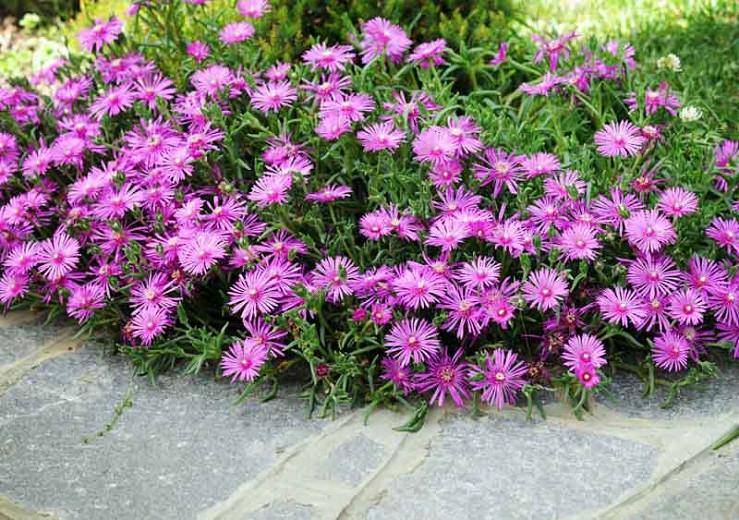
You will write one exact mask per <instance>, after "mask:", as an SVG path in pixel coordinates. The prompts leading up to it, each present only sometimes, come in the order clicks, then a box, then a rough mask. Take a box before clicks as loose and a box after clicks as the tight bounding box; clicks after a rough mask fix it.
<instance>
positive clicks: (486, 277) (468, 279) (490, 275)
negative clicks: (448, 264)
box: [456, 256, 500, 289]
mask: <svg viewBox="0 0 739 520" xmlns="http://www.w3.org/2000/svg"><path fill="white" fill-rule="evenodd" d="M499 277H500V264H499V263H498V262H496V261H495V260H494V259H492V258H490V257H487V256H479V257H477V258H475V259H474V260H472V261H471V262H464V263H463V264H462V265H461V266H460V267H459V269H458V270H457V272H456V279H457V280H459V281H460V282H461V283H462V284H463V285H464V286H465V287H468V288H470V289H486V288H488V287H491V286H493V285H495V284H496V283H498V279H499Z"/></svg>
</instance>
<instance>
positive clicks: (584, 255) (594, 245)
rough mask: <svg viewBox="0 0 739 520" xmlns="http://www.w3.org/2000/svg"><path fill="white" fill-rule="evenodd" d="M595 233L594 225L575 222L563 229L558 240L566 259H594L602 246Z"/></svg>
mask: <svg viewBox="0 0 739 520" xmlns="http://www.w3.org/2000/svg"><path fill="white" fill-rule="evenodd" d="M595 233H596V230H595V229H594V228H593V227H592V226H589V225H587V224H581V223H580V224H575V225H573V226H571V227H569V228H567V229H565V230H564V231H562V233H561V234H560V235H559V237H558V238H557V239H556V242H557V245H558V246H559V247H560V248H561V249H562V255H563V256H564V258H565V259H566V260H589V261H592V260H594V259H595V257H596V256H598V250H600V247H601V245H600V242H599V241H598V239H597V238H596V237H595Z"/></svg>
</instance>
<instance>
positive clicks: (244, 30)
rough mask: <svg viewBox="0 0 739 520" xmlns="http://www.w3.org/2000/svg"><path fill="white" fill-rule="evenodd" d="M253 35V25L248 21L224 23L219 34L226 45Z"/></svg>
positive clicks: (239, 41)
mask: <svg viewBox="0 0 739 520" xmlns="http://www.w3.org/2000/svg"><path fill="white" fill-rule="evenodd" d="M252 36H254V26H253V25H252V24H250V23H249V22H232V23H229V24H226V25H225V26H224V27H223V29H221V33H220V35H219V37H220V39H221V41H222V42H223V43H225V44H226V45H234V44H236V43H241V42H243V41H246V40H248V39H249V38H251V37H252Z"/></svg>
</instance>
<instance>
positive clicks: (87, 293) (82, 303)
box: [67, 282, 105, 323]
mask: <svg viewBox="0 0 739 520" xmlns="http://www.w3.org/2000/svg"><path fill="white" fill-rule="evenodd" d="M103 307H105V290H104V289H103V288H102V287H101V286H100V285H98V284H97V283H94V282H92V283H88V284H85V285H81V286H77V287H74V288H73V289H72V293H71V294H70V296H69V300H67V314H69V315H70V316H71V317H72V318H74V319H76V320H77V321H78V322H80V323H84V322H86V321H87V320H89V319H90V317H91V316H92V315H93V314H94V313H95V311H96V310H97V309H102V308H103Z"/></svg>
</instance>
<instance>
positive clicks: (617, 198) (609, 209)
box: [591, 188, 644, 233]
mask: <svg viewBox="0 0 739 520" xmlns="http://www.w3.org/2000/svg"><path fill="white" fill-rule="evenodd" d="M591 206H592V210H593V215H595V217H596V221H597V222H598V223H599V224H607V225H609V226H613V227H614V228H616V230H617V231H618V232H619V233H622V232H623V227H624V223H625V222H626V219H627V218H629V217H630V216H631V214H632V213H634V212H636V211H640V210H643V209H644V204H642V202H641V201H640V200H639V199H637V198H636V197H635V196H634V195H632V194H631V193H627V194H625V195H624V194H623V193H622V192H621V190H619V189H618V188H613V189H612V190H611V196H610V198H608V197H606V196H605V195H599V196H598V198H596V199H595V200H594V201H593V203H592V205H591Z"/></svg>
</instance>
